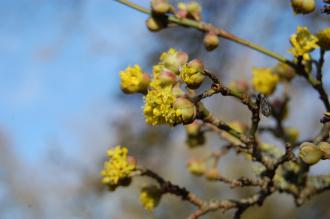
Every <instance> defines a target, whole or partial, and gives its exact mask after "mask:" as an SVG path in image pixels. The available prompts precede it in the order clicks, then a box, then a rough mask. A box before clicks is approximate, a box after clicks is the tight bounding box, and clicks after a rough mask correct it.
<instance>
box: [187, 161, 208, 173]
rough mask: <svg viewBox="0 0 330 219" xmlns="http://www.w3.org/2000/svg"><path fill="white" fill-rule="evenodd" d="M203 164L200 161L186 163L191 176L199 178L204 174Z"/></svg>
mask: <svg viewBox="0 0 330 219" xmlns="http://www.w3.org/2000/svg"><path fill="white" fill-rule="evenodd" d="M205 169H206V168H205V164H204V162H203V161H202V160H197V159H191V160H189V161H188V170H189V172H190V173H191V174H194V175H196V176H201V175H203V174H204V172H205Z"/></svg>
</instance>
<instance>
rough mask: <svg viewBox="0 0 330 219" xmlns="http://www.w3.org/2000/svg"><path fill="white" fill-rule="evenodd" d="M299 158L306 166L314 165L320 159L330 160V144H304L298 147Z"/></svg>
mask: <svg viewBox="0 0 330 219" xmlns="http://www.w3.org/2000/svg"><path fill="white" fill-rule="evenodd" d="M299 156H300V158H301V159H302V160H303V161H304V162H305V163H306V164H308V165H314V164H316V163H318V162H319V161H320V160H321V159H324V160H325V159H330V144H329V143H328V142H320V143H318V144H317V145H315V144H313V143H311V142H304V143H302V144H301V145H300V151H299Z"/></svg>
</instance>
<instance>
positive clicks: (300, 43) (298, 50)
mask: <svg viewBox="0 0 330 219" xmlns="http://www.w3.org/2000/svg"><path fill="white" fill-rule="evenodd" d="M317 42H318V38H317V37H316V36H314V35H313V34H311V33H310V32H309V30H308V29H307V27H301V26H298V28H297V32H296V33H294V34H292V35H291V37H290V43H291V45H292V48H291V49H290V50H289V52H290V53H292V54H293V55H294V56H295V57H296V58H297V57H303V60H305V61H308V60H310V55H309V53H310V52H312V51H313V50H314V49H316V48H318V47H319V46H318V44H317Z"/></svg>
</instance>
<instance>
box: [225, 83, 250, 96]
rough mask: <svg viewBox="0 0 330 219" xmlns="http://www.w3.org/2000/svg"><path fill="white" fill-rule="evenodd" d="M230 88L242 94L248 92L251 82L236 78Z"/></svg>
mask: <svg viewBox="0 0 330 219" xmlns="http://www.w3.org/2000/svg"><path fill="white" fill-rule="evenodd" d="M229 89H230V90H232V91H234V92H236V93H240V94H245V93H248V91H249V84H248V83H247V82H246V81H244V80H235V81H232V82H231V83H230V84H229Z"/></svg>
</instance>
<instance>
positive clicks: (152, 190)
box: [139, 186, 162, 211]
mask: <svg viewBox="0 0 330 219" xmlns="http://www.w3.org/2000/svg"><path fill="white" fill-rule="evenodd" d="M161 195H162V194H161V191H160V189H159V188H158V187H157V186H146V187H143V188H142V190H141V192H140V197H139V199H140V202H141V204H142V205H143V207H144V208H145V209H146V210H148V211H152V210H153V209H154V208H155V207H157V205H158V204H159V201H160V199H161Z"/></svg>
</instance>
